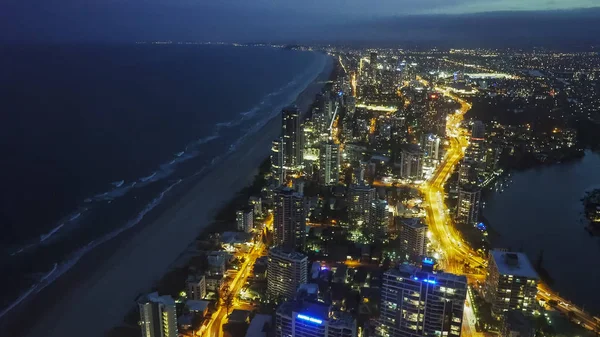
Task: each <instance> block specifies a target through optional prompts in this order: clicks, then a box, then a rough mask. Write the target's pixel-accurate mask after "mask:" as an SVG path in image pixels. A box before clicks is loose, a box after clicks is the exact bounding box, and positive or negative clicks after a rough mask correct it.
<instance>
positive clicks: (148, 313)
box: [138, 292, 178, 337]
mask: <svg viewBox="0 0 600 337" xmlns="http://www.w3.org/2000/svg"><path fill="white" fill-rule="evenodd" d="M138 308H139V310H140V327H141V329H142V337H177V336H178V332H177V312H176V310H175V309H176V308H175V300H173V298H172V297H171V296H168V295H167V296H159V295H158V293H156V292H154V293H150V294H148V295H145V296H143V297H141V298H140V299H138Z"/></svg>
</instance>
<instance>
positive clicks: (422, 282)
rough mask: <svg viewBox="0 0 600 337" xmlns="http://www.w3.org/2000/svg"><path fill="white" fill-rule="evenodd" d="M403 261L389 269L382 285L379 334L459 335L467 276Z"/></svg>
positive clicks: (403, 336) (406, 336)
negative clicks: (440, 271) (442, 271)
mask: <svg viewBox="0 0 600 337" xmlns="http://www.w3.org/2000/svg"><path fill="white" fill-rule="evenodd" d="M429 263H431V264H432V263H433V261H429V260H424V263H423V267H424V268H423V269H422V270H420V269H419V268H417V267H415V266H412V265H407V264H403V265H401V266H400V267H399V268H395V269H392V270H389V271H388V272H386V273H385V274H384V276H383V285H382V288H381V305H380V316H379V324H378V326H377V330H376V332H377V335H378V336H381V337H417V336H460V333H461V327H462V319H463V308H464V305H465V299H466V296H467V278H466V277H465V276H458V275H454V274H447V273H434V272H432V271H431V270H432V265H430V264H429Z"/></svg>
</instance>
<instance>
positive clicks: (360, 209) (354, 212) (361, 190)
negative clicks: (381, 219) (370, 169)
mask: <svg viewBox="0 0 600 337" xmlns="http://www.w3.org/2000/svg"><path fill="white" fill-rule="evenodd" d="M361 179H362V177H361ZM374 200H375V188H373V187H371V186H366V185H363V184H359V185H352V186H350V188H349V190H348V216H349V218H350V222H351V223H352V224H354V225H361V224H364V223H366V222H367V221H368V220H369V211H370V210H371V202H373V201H374Z"/></svg>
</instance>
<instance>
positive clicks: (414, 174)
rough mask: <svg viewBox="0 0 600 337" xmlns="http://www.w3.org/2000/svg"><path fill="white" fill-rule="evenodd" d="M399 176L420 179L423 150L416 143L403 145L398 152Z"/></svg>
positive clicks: (421, 175)
mask: <svg viewBox="0 0 600 337" xmlns="http://www.w3.org/2000/svg"><path fill="white" fill-rule="evenodd" d="M400 177H401V178H402V179H412V180H420V179H422V178H423V152H421V150H420V149H419V146H417V145H408V146H405V147H404V148H403V149H402V151H401V153H400Z"/></svg>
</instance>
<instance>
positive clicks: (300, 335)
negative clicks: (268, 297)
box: [275, 301, 357, 337]
mask: <svg viewBox="0 0 600 337" xmlns="http://www.w3.org/2000/svg"><path fill="white" fill-rule="evenodd" d="M275 315H276V317H275V337H356V336H357V328H356V320H354V318H352V316H351V315H349V314H347V313H341V312H333V311H332V310H331V307H330V306H329V305H327V304H324V303H321V302H312V301H290V302H284V303H282V304H281V305H280V306H279V308H277V312H276V314H275Z"/></svg>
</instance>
